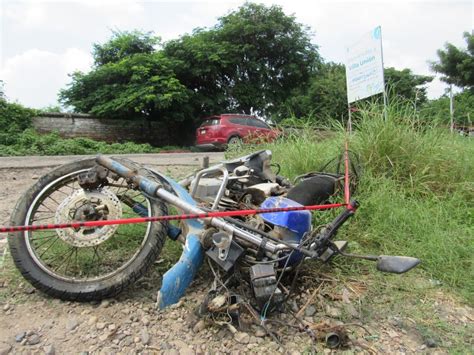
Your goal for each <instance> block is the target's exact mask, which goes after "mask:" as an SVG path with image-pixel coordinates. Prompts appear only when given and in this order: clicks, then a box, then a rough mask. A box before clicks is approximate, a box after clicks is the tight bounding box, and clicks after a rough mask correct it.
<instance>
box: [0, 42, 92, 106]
mask: <svg viewBox="0 0 474 355" xmlns="http://www.w3.org/2000/svg"><path fill="white" fill-rule="evenodd" d="M91 64H92V58H91V56H90V55H89V54H88V53H87V52H84V51H82V50H80V49H77V48H68V49H66V50H65V51H64V52H63V53H59V54H58V53H52V52H48V51H43V50H39V49H31V50H28V51H26V52H24V53H22V54H20V55H17V56H14V57H12V58H9V59H7V60H6V61H5V63H4V66H3V67H2V68H1V69H0V78H2V79H3V80H4V82H5V94H6V96H7V97H8V98H9V99H10V100H13V101H19V102H21V103H23V104H25V105H27V106H30V107H35V108H41V107H44V106H48V105H54V104H56V102H57V93H58V92H59V90H60V89H61V88H64V87H65V86H66V84H67V83H68V82H69V81H70V79H69V77H68V73H72V72H73V71H75V70H81V71H87V70H88V69H89V68H90V66H91Z"/></svg>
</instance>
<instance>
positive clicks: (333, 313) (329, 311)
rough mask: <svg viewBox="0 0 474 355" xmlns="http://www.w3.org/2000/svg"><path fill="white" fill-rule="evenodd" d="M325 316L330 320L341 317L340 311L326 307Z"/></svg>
mask: <svg viewBox="0 0 474 355" xmlns="http://www.w3.org/2000/svg"><path fill="white" fill-rule="evenodd" d="M326 314H327V315H328V316H329V317H332V318H339V317H340V316H341V310H340V309H339V308H335V307H331V306H326Z"/></svg>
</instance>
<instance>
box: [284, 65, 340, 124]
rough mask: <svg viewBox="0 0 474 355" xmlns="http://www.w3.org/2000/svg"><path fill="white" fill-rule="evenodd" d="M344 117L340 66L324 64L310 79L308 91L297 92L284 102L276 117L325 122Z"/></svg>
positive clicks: (304, 89)
mask: <svg viewBox="0 0 474 355" xmlns="http://www.w3.org/2000/svg"><path fill="white" fill-rule="evenodd" d="M346 115H347V91H346V77H345V69H344V65H343V64H338V63H331V62H330V63H325V64H323V65H321V66H320V69H319V70H318V71H317V72H316V73H315V74H314V75H313V76H312V77H311V79H310V83H309V86H308V88H307V89H306V88H303V90H298V91H296V92H295V93H294V95H293V96H292V97H291V98H290V99H289V100H287V101H286V104H285V106H284V107H283V108H282V111H281V112H280V114H279V117H280V118H285V117H288V116H295V117H303V116H304V117H310V118H312V119H313V120H314V121H317V122H324V121H326V120H327V119H328V118H334V119H339V118H341V117H345V116H346Z"/></svg>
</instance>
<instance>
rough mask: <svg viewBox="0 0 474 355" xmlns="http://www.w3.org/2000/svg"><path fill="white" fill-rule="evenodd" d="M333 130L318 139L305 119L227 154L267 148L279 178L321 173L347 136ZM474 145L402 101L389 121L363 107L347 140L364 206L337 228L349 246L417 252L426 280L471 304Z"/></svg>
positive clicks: (377, 110)
mask: <svg viewBox="0 0 474 355" xmlns="http://www.w3.org/2000/svg"><path fill="white" fill-rule="evenodd" d="M331 129H332V130H333V131H335V133H334V134H333V135H330V136H328V137H326V138H321V137H320V136H318V135H315V133H314V130H313V129H311V126H310V124H308V123H307V124H306V127H304V128H303V129H302V130H300V131H299V132H297V133H293V134H290V135H289V136H287V137H286V138H284V139H282V140H279V141H276V142H274V143H269V144H264V145H258V146H251V145H250V146H249V145H246V146H241V147H237V148H234V150H232V151H230V152H228V155H229V156H235V155H239V154H242V153H245V152H248V151H253V150H256V149H270V150H272V152H273V162H276V163H278V164H280V165H281V167H282V170H281V173H280V174H281V175H284V176H288V177H295V176H297V175H299V174H302V173H305V172H309V171H320V169H321V168H322V167H323V166H324V164H325V163H326V162H327V161H329V160H330V159H331V158H333V157H336V156H338V154H340V153H341V151H342V147H343V142H344V139H345V137H346V133H345V131H344V128H343V127H342V126H341V125H340V124H337V123H335V124H334V125H333V127H331ZM473 143H474V142H472V140H471V139H470V138H466V137H460V136H458V135H455V134H454V135H453V134H450V133H449V132H448V131H447V130H446V129H442V128H438V127H436V126H434V125H427V124H426V122H425V123H421V121H419V120H418V118H417V117H416V115H415V114H414V113H413V109H412V107H411V106H410V105H409V104H405V103H403V102H394V103H392V104H391V105H390V106H389V108H388V120H387V121H385V120H384V119H383V115H382V108H381V107H380V106H378V105H377V104H371V105H367V106H365V107H363V108H362V109H361V110H360V111H359V112H358V113H357V115H356V117H355V123H354V133H353V135H352V136H351V137H350V149H351V150H352V151H353V152H355V153H356V154H357V155H358V156H359V157H360V162H361V166H362V176H361V179H360V182H359V186H358V189H357V193H356V194H355V196H354V198H356V199H357V200H359V201H360V203H361V207H360V209H359V210H358V213H357V214H356V217H355V218H354V220H352V221H350V223H348V225H347V226H345V227H344V228H343V229H342V230H341V233H340V235H341V238H344V239H345V238H347V239H348V240H349V241H352V243H350V245H349V246H350V248H351V251H354V252H360V253H362V252H365V253H374V254H394V255H410V256H415V257H418V258H420V259H421V260H422V263H421V265H420V267H419V269H420V270H421V273H422V274H423V275H422V276H423V277H426V278H429V279H434V280H437V281H439V282H441V284H442V285H444V286H445V287H446V288H449V289H450V290H453V291H455V292H456V293H458V294H460V295H462V296H463V297H464V298H465V299H466V300H467V301H468V302H474V263H473V260H474V258H473V255H474V238H473V236H474V219H473V205H474V204H473V201H474V181H473V178H472V177H473V176H474V144H473ZM332 165H334V164H332ZM331 169H334V167H333V166H329V170H331ZM326 217H329V216H325V217H321V219H324V218H326ZM415 272H416V273H420V271H415Z"/></svg>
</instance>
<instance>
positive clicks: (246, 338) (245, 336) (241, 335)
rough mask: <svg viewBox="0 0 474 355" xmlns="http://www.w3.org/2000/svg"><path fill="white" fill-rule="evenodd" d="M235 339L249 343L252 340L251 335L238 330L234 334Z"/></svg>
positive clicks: (241, 342)
mask: <svg viewBox="0 0 474 355" xmlns="http://www.w3.org/2000/svg"><path fill="white" fill-rule="evenodd" d="M234 339H235V341H236V342H238V343H240V344H248V343H249V341H250V335H248V334H247V333H244V332H237V333H235V334H234Z"/></svg>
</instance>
